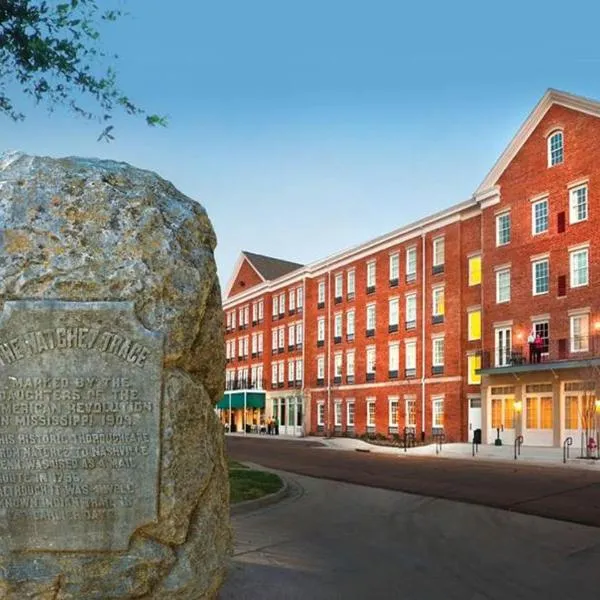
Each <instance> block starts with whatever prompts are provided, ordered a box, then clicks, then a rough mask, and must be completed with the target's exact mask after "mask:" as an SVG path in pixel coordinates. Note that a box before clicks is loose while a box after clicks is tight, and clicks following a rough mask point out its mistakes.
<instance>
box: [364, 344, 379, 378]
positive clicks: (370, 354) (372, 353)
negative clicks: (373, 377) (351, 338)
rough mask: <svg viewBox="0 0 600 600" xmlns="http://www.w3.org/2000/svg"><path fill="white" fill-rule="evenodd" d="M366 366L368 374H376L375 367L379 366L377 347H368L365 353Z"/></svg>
mask: <svg viewBox="0 0 600 600" xmlns="http://www.w3.org/2000/svg"><path fill="white" fill-rule="evenodd" d="M365 365H366V370H367V373H375V367H376V365H377V351H376V349H375V346H367V349H366V352H365Z"/></svg>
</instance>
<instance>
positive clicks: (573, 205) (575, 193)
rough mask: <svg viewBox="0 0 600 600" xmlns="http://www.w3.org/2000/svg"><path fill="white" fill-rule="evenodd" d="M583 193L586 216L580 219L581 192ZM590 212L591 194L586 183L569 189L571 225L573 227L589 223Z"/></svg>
mask: <svg viewBox="0 0 600 600" xmlns="http://www.w3.org/2000/svg"><path fill="white" fill-rule="evenodd" d="M581 191H583V192H584V196H585V203H584V206H585V216H584V217H581V218H580V217H579V192H581ZM589 211H590V201H589V192H588V185H587V183H584V184H582V185H577V186H575V187H572V188H570V189H569V223H570V224H571V225H573V224H574V223H581V222H582V221H587V220H588V218H589Z"/></svg>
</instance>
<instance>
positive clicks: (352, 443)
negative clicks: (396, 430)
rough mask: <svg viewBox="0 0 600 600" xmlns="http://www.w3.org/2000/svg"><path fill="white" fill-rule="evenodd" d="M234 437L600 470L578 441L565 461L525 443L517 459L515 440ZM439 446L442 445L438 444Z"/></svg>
mask: <svg viewBox="0 0 600 600" xmlns="http://www.w3.org/2000/svg"><path fill="white" fill-rule="evenodd" d="M227 435H229V436H231V437H248V438H257V439H264V440H271V441H278V440H280V441H284V440H287V441H295V442H305V443H306V442H312V444H321V445H322V446H323V449H329V450H342V451H344V450H345V451H362V452H371V453H373V454H395V455H397V456H399V457H403V456H432V457H434V456H437V458H452V459H464V460H471V461H498V462H513V463H514V462H523V463H527V464H531V465H540V466H553V467H557V466H564V467H568V468H578V469H597V470H600V460H583V459H581V458H578V456H579V454H580V452H581V450H580V448H579V447H576V446H575V445H573V446H571V448H570V458H568V459H567V462H566V464H564V463H563V449H562V448H547V447H543V446H525V445H524V446H521V454H520V455H518V458H517V461H515V458H514V446H513V445H512V444H509V445H504V446H494V445H492V444H482V445H480V446H479V447H478V452H477V453H476V454H475V456H473V446H472V444H466V443H452V444H450V443H449V444H443V445H442V448H441V451H439V452H438V453H437V454H436V445H435V444H429V445H427V446H417V447H415V448H408V449H407V450H406V452H405V451H404V448H398V447H395V446H378V445H375V444H369V443H367V442H364V441H362V440H358V439H355V438H342V437H339V438H338V437H333V438H326V437H317V436H306V437H295V436H289V435H260V436H259V435H252V434H247V435H246V436H245V435H244V434H243V433H230V434H227ZM438 450H439V448H438Z"/></svg>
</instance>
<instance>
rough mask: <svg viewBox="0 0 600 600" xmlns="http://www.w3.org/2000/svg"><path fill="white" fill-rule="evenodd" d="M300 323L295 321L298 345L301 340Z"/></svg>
mask: <svg viewBox="0 0 600 600" xmlns="http://www.w3.org/2000/svg"><path fill="white" fill-rule="evenodd" d="M302 333H303V332H302V323H301V322H300V323H296V345H297V346H300V345H301V344H302V341H303V335H302Z"/></svg>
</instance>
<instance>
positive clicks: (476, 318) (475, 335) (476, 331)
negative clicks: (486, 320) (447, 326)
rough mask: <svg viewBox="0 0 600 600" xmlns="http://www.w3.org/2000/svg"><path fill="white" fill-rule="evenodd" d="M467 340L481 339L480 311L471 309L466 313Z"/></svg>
mask: <svg viewBox="0 0 600 600" xmlns="http://www.w3.org/2000/svg"><path fill="white" fill-rule="evenodd" d="M467 320H468V323H467V325H468V334H469V338H468V339H469V341H473V340H480V339H481V311H480V310H471V311H469V312H468V313H467Z"/></svg>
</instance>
